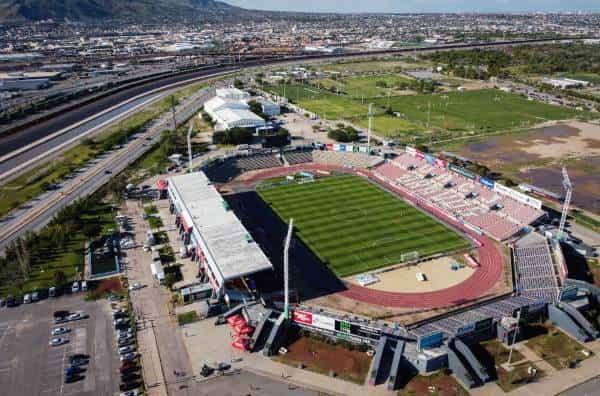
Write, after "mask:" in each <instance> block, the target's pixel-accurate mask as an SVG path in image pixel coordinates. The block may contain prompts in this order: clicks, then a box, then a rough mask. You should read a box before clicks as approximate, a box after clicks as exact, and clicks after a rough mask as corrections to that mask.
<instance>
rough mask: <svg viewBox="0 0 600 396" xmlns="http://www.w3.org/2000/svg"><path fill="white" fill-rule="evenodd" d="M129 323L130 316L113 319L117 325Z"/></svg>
mask: <svg viewBox="0 0 600 396" xmlns="http://www.w3.org/2000/svg"><path fill="white" fill-rule="evenodd" d="M127 323H129V318H127V317H125V318H117V319H115V320H113V324H114V325H115V326H118V325H122V324H127Z"/></svg>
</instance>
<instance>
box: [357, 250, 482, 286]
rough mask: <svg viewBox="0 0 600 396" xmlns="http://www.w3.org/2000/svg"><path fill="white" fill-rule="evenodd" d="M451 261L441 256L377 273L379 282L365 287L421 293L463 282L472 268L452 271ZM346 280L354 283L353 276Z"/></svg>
mask: <svg viewBox="0 0 600 396" xmlns="http://www.w3.org/2000/svg"><path fill="white" fill-rule="evenodd" d="M453 262H455V260H454V259H453V258H451V257H442V258H439V259H435V260H429V261H425V262H422V263H419V264H417V265H410V266H406V267H401V268H397V269H394V270H391V271H386V272H381V273H378V274H377V277H378V278H379V282H377V283H375V284H372V285H370V286H367V287H368V288H369V289H375V290H383V291H389V292H404V293H411V292H412V293H423V292H431V291H436V290H441V289H445V288H447V287H450V286H454V285H457V284H459V283H462V282H464V281H465V280H467V278H469V277H470V276H471V275H472V274H473V272H474V270H473V269H472V268H470V267H467V266H465V267H464V268H460V269H458V270H456V271H453V270H452V269H451V265H452V263H453ZM419 272H421V273H423V274H425V276H426V277H427V280H426V281H425V282H420V281H419V280H417V273H419ZM346 281H348V282H352V283H356V279H354V277H350V278H347V279H346Z"/></svg>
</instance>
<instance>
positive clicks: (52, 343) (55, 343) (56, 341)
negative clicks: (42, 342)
mask: <svg viewBox="0 0 600 396" xmlns="http://www.w3.org/2000/svg"><path fill="white" fill-rule="evenodd" d="M66 343H67V340H65V339H64V338H60V337H56V338H53V339H51V340H50V342H49V343H48V344H49V345H50V346H59V345H63V344H66Z"/></svg>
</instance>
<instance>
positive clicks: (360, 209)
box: [168, 144, 600, 389]
mask: <svg viewBox="0 0 600 396" xmlns="http://www.w3.org/2000/svg"><path fill="white" fill-rule="evenodd" d="M190 184H192V185H194V186H195V187H193V186H190ZM168 185H169V187H168V190H169V191H168V196H169V200H170V202H171V211H172V212H173V214H174V215H175V216H177V219H178V220H177V224H178V226H179V227H180V234H181V238H182V240H183V241H184V242H185V243H186V244H187V246H188V249H189V250H190V251H191V254H192V256H193V257H194V259H195V260H196V261H197V262H198V263H199V268H200V273H201V274H202V275H203V279H205V280H206V282H207V284H209V285H210V288H212V290H213V298H220V297H223V296H225V297H226V298H227V301H229V302H230V301H236V300H237V301H240V302H241V303H240V304H239V305H238V306H237V307H234V308H232V310H231V311H229V312H227V313H225V314H224V315H223V318H225V319H226V318H228V317H232V315H234V314H235V316H239V315H238V314H239V313H240V312H242V313H244V320H245V322H244V323H246V324H248V325H250V324H251V325H252V326H253V327H252V331H251V332H253V333H252V336H251V337H247V338H236V340H235V342H234V344H235V345H234V347H236V348H240V349H244V350H248V351H255V352H256V351H259V350H261V351H262V352H263V354H265V355H272V354H276V353H277V350H278V349H279V345H280V343H279V342H278V340H279V339H281V338H282V337H283V334H284V333H285V331H284V330H283V329H284V328H286V327H287V326H292V327H294V326H295V327H299V328H302V329H305V330H308V331H311V332H317V333H319V334H322V335H325V336H327V337H331V338H336V339H343V340H345V341H349V342H352V343H357V344H368V345H371V346H372V348H373V349H374V350H375V356H374V361H373V364H372V366H371V371H370V374H369V375H370V377H369V378H370V381H371V383H373V384H381V383H382V381H384V382H385V381H387V382H388V386H389V388H390V389H394V388H395V387H396V386H397V382H398V376H401V374H400V372H399V367H400V366H402V365H404V366H406V365H409V366H410V367H412V369H411V370H416V371H418V372H421V373H428V372H431V371H435V370H437V369H440V368H442V367H450V368H451V370H452V372H453V373H454V374H455V376H456V377H457V378H458V379H459V380H460V381H461V383H463V384H464V385H465V386H467V387H472V386H476V385H478V384H482V383H485V382H486V381H488V380H489V378H488V377H487V376H486V374H485V370H483V369H482V366H481V364H480V362H478V360H477V358H476V357H475V355H474V354H473V353H472V351H471V350H470V347H469V345H470V343H472V342H476V341H478V340H485V339H489V338H493V337H497V338H498V339H499V340H501V341H502V342H504V343H507V344H510V342H511V337H512V342H514V340H515V338H516V337H517V335H516V334H517V333H518V331H519V330H518V329H519V326H521V323H522V321H523V320H525V321H526V320H535V319H536V318H539V317H550V319H551V320H552V321H553V322H554V323H555V324H557V325H559V326H561V327H562V328H563V329H565V331H567V332H569V333H570V334H572V335H573V337H575V338H577V339H579V340H582V341H586V340H591V339H594V338H596V337H598V332H597V331H596V330H595V329H594V328H593V326H591V325H590V323H589V322H587V320H586V319H585V318H584V316H583V315H581V314H580V313H579V311H578V308H574V307H579V308H581V307H582V306H585V300H584V298H585V299H586V298H588V296H598V295H600V290H598V289H597V288H595V287H594V286H592V285H589V284H587V283H585V282H578V281H574V280H572V279H569V278H568V270H567V266H566V264H565V260H564V257H563V255H562V251H561V249H560V245H559V244H558V243H557V242H556V240H554V239H550V238H547V237H545V236H543V235H542V234H540V233H538V232H536V231H535V226H536V224H537V223H539V222H541V221H543V220H544V219H545V217H546V213H545V212H544V211H543V210H542V203H541V201H539V200H537V199H535V198H532V197H531V196H529V195H526V194H524V193H522V192H520V191H517V190H514V189H511V188H509V187H507V186H504V185H502V184H500V183H497V182H495V181H493V180H490V179H487V178H484V177H481V176H479V175H476V174H474V173H472V172H471V171H469V170H467V169H466V168H462V167H459V166H456V165H455V164H453V163H451V162H449V161H448V160H447V159H446V158H442V157H436V156H433V155H430V154H428V153H423V152H421V151H419V150H416V149H415V148H412V147H407V148H406V151H404V152H401V153H394V154H393V155H389V156H385V157H383V156H380V155H374V154H372V153H368V150H367V148H366V147H363V146H358V145H343V144H339V145H338V144H331V145H324V146H323V147H321V148H318V149H317V148H315V147H300V148H295V149H293V150H279V149H276V150H275V149H273V150H271V149H261V150H260V151H258V152H253V153H249V152H248V151H245V152H243V153H242V152H240V153H236V154H232V155H230V156H227V157H222V158H218V159H216V160H212V161H211V162H208V163H206V164H205V165H204V166H203V167H202V170H201V172H197V173H190V174H187V175H184V176H175V177H173V178H172V179H170V180H169V183H168ZM291 219H293V230H292V231H293V232H292V239H291V244H290V249H289V255H288V257H289V276H286V273H285V270H284V267H285V264H284V263H285V262H286V260H285V258H284V248H283V245H284V241H285V240H286V233H287V231H288V223H289V222H290V221H291ZM286 278H287V282H288V285H289V293H288V294H287V295H284V290H285V286H284V282H285V281H286ZM288 298H289V301H290V305H289V306H288V305H286V304H285V302H286V301H288ZM252 301H254V303H253V302H252ZM256 301H261V302H262V304H263V305H265V306H268V309H267V310H266V311H265V312H266V313H265V312H263V313H262V314H261V315H259V316H256V315H255V316H253V314H251V313H250V312H251V310H250V308H249V306H251V305H252V304H255V302H256ZM249 331H250V330H249ZM240 337H241V336H240ZM386 359H387V360H389V361H391V362H392V364H391V366H390V365H384V364H382V363H381V362H383V361H385V360H386ZM380 366H381V370H384V371H385V373H383V372H381V371H380ZM384 366H385V367H386V368H385V369H384V368H383V367H384ZM382 378H383V379H382Z"/></svg>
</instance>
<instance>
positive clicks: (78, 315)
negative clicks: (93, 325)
mask: <svg viewBox="0 0 600 396" xmlns="http://www.w3.org/2000/svg"><path fill="white" fill-rule="evenodd" d="M87 317H88V314H86V313H85V312H75V313H72V314H71V315H69V316H67V319H69V320H79V319H85V318H87Z"/></svg>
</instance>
